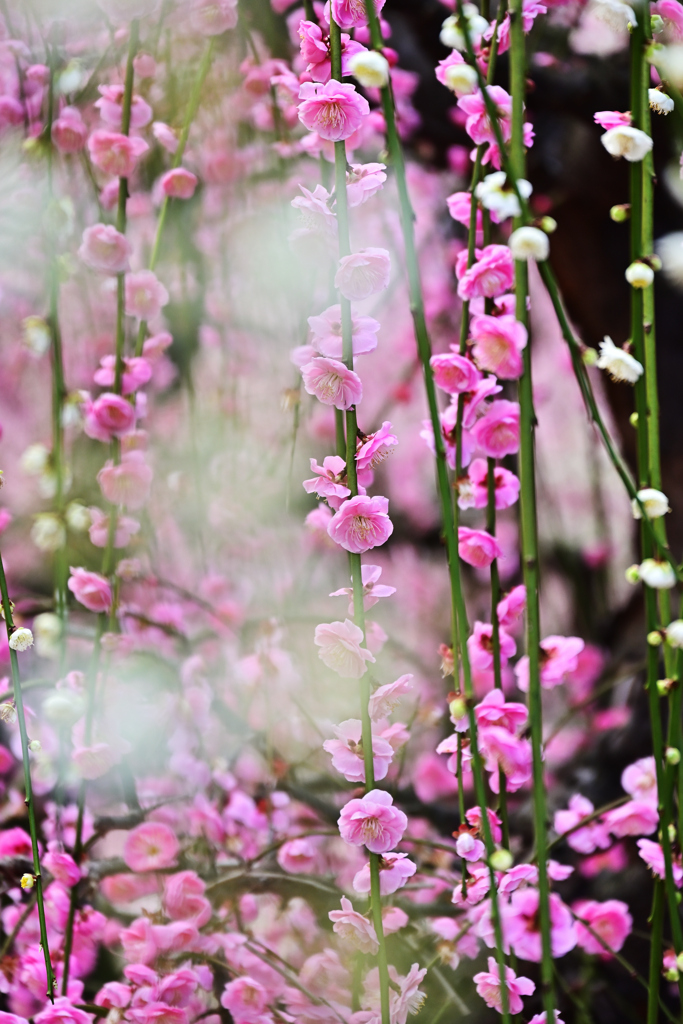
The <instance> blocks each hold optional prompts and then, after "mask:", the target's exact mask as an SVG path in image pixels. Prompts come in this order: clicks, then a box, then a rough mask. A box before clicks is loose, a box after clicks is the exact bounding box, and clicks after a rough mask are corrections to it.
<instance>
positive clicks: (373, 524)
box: [327, 494, 394, 554]
mask: <svg viewBox="0 0 683 1024" xmlns="http://www.w3.org/2000/svg"><path fill="white" fill-rule="evenodd" d="M388 513H389V501H388V499H387V498H383V497H381V496H379V495H376V496H375V497H374V498H370V497H368V496H367V495H365V494H359V495H357V496H356V497H355V498H349V499H347V500H346V501H344V502H342V504H341V506H340V508H339V510H338V511H337V512H335V514H334V515H333V516H332V519H331V520H330V524H329V526H328V527H327V532H328V533H329V535H330V537H331V538H332V540H333V541H335V542H336V543H337V544H339V545H340V546H341V547H343V548H344V550H345V551H351V552H353V553H354V554H361V553H362V552H364V551H369V550H370V549H371V548H376V547H378V546H379V545H381V544H384V543H385V542H386V541H387V540H388V539H389V537H390V536H391V534H392V533H393V530H394V526H393V523H392V522H391V519H390V518H389V514H388Z"/></svg>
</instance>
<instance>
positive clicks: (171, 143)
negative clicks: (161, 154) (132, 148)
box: [152, 121, 178, 153]
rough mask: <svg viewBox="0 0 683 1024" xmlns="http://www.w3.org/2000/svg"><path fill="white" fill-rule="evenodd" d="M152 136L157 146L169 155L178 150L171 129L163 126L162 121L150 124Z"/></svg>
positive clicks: (176, 139) (176, 140)
mask: <svg viewBox="0 0 683 1024" xmlns="http://www.w3.org/2000/svg"><path fill="white" fill-rule="evenodd" d="M152 135H153V136H154V138H155V139H156V140H157V142H158V143H159V145H161V146H163V147H164V149H165V150H167V151H168V152H169V153H175V152H176V150H177V149H178V137H177V135H176V133H175V132H174V131H173V129H172V128H171V127H170V126H169V125H167V124H164V122H163V121H154V123H153V124H152Z"/></svg>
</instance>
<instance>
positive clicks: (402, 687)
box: [363, 566, 413, 722]
mask: <svg viewBox="0 0 683 1024" xmlns="http://www.w3.org/2000/svg"><path fill="white" fill-rule="evenodd" d="M363 568H365V566H363ZM388 589H389V588H388ZM391 589H392V590H393V587H392V588H391ZM412 678H413V677H412V675H405V676H399V678H398V679H397V680H396V682H394V683H386V685H385V686H378V687H377V689H376V690H375V692H374V693H373V694H372V696H371V697H370V700H369V702H368V712H369V714H370V718H371V719H372V720H373V722H378V721H380V720H381V719H382V718H387V717H388V716H389V715H390V714H391V713H392V711H394V710H395V708H397V707H398V705H399V703H400V698H401V697H402V696H403V695H404V694H405V693H410V691H411V690H412V688H413V684H412Z"/></svg>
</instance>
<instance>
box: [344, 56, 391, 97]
mask: <svg viewBox="0 0 683 1024" xmlns="http://www.w3.org/2000/svg"><path fill="white" fill-rule="evenodd" d="M349 71H350V72H351V74H352V75H353V77H354V78H355V79H356V81H357V82H360V84H361V85H362V86H363V87H364V88H366V89H381V88H382V87H383V86H385V85H386V84H387V83H388V81H389V61H388V60H387V59H386V57H384V56H383V55H382V54H381V53H378V52H377V50H362V51H361V52H360V53H354V54H353V56H352V57H351V58H350V59H349Z"/></svg>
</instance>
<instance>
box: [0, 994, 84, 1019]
mask: <svg viewBox="0 0 683 1024" xmlns="http://www.w3.org/2000/svg"><path fill="white" fill-rule="evenodd" d="M8 1016H13V1014H8ZM22 1019H23V1018H22V1017H17V1021H20V1020H22ZM33 1020H34V1021H35V1024H91V1021H92V1017H91V1016H90V1014H88V1013H85V1012H84V1011H83V1010H79V1009H78V1007H77V1006H74V1004H73V1003H72V1001H71V999H69V998H68V997H67V996H57V997H55V1001H54V1003H48V1004H47V1006H46V1008H45V1009H44V1010H41V1011H40V1013H36V1014H34V1017H33Z"/></svg>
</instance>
